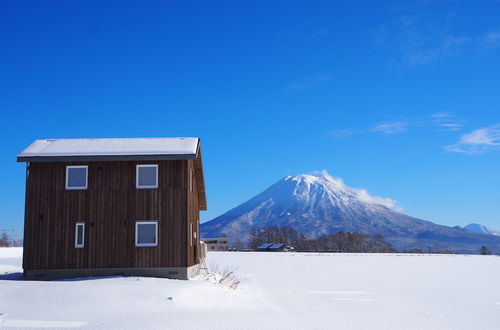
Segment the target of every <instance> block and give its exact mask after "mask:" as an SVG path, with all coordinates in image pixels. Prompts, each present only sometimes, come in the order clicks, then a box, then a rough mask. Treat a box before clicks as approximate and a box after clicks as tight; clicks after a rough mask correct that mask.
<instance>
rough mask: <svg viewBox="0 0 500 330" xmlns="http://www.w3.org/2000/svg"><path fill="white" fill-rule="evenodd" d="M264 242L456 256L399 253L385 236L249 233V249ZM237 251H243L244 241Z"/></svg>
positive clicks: (279, 230) (275, 230) (283, 230)
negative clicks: (309, 236)
mask: <svg viewBox="0 0 500 330" xmlns="http://www.w3.org/2000/svg"><path fill="white" fill-rule="evenodd" d="M265 243H284V244H287V245H289V246H292V247H294V249H295V251H298V252H350V253H360V252H361V253H394V252H406V253H437V254H453V252H451V251H449V250H442V249H429V250H427V251H424V250H422V249H418V248H413V249H410V250H406V251H396V249H394V247H393V246H392V245H391V243H389V242H387V241H386V240H385V238H384V236H383V235H380V234H377V235H372V236H370V235H366V234H361V233H351V232H336V233H332V234H328V235H324V236H320V237H317V238H311V239H308V238H307V237H306V236H305V235H304V233H302V232H299V231H297V230H295V229H293V228H291V227H289V226H284V227H277V226H269V227H265V228H256V227H253V228H252V229H251V230H250V237H249V248H250V249H251V250H256V249H257V248H258V247H259V246H260V245H262V244H265ZM236 249H242V244H241V242H239V243H238V246H237V247H236ZM478 252H479V254H482V255H489V254H492V252H491V250H490V249H488V248H487V247H486V246H482V247H481V248H480V249H479V251H478Z"/></svg>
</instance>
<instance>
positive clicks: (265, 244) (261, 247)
mask: <svg viewBox="0 0 500 330" xmlns="http://www.w3.org/2000/svg"><path fill="white" fill-rule="evenodd" d="M271 245H273V244H270V243H264V244H262V245H261V246H259V247H258V248H257V249H267V248H268V247H270V246H271Z"/></svg>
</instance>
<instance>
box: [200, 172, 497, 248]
mask: <svg viewBox="0 0 500 330" xmlns="http://www.w3.org/2000/svg"><path fill="white" fill-rule="evenodd" d="M398 210H399V208H398V207H397V206H396V203H395V201H394V200H392V199H390V198H384V197H377V196H372V195H371V194H369V193H368V192H367V191H366V190H364V189H356V188H351V187H348V186H347V185H346V184H344V182H343V181H342V180H341V179H337V178H334V177H332V176H331V175H329V174H328V173H327V172H326V171H322V172H315V173H313V174H299V175H295V176H287V177H285V178H283V179H282V180H280V181H278V182H277V183H275V184H274V185H272V186H271V187H269V188H268V189H266V190H265V191H263V192H262V193H260V194H258V195H257V196H255V197H253V198H252V199H250V200H248V201H247V202H245V203H243V204H241V205H239V206H237V207H235V208H233V209H231V210H229V211H228V212H226V213H224V214H222V215H220V216H219V217H217V218H215V219H213V220H211V221H208V222H205V223H203V224H202V225H201V231H202V236H203V237H229V238H230V239H231V241H232V242H233V243H234V242H243V243H245V242H246V241H247V239H248V236H249V232H250V230H251V228H252V227H256V228H262V227H267V226H279V227H281V226H290V227H292V228H294V229H296V230H298V231H300V232H303V233H304V234H306V236H308V237H311V238H312V237H318V236H322V235H327V234H330V233H333V232H339V231H344V232H359V233H364V234H370V235H374V234H382V235H384V236H385V237H386V238H387V239H388V240H389V241H390V242H391V243H392V244H393V245H394V246H395V247H396V248H399V249H410V248H425V249H431V250H445V249H447V250H451V251H456V252H477V251H478V250H479V248H480V246H481V244H483V245H484V244H488V245H489V246H490V248H491V249H493V250H500V239H497V237H493V236H486V235H479V234H477V233H471V232H469V231H467V230H465V229H463V228H456V227H455V228H452V227H448V226H442V225H437V224H434V223H432V222H429V221H425V220H421V219H417V218H413V217H410V216H407V215H405V214H402V213H400V212H398Z"/></svg>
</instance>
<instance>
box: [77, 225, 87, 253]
mask: <svg viewBox="0 0 500 330" xmlns="http://www.w3.org/2000/svg"><path fill="white" fill-rule="evenodd" d="M84 244H85V223H84V222H77V223H76V226H75V247H76V248H83V246H84Z"/></svg>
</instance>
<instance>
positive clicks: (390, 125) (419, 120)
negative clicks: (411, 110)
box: [331, 112, 463, 138]
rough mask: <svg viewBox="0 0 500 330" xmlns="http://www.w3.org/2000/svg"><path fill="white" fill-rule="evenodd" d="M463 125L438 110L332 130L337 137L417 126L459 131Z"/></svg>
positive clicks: (439, 130)
mask: <svg viewBox="0 0 500 330" xmlns="http://www.w3.org/2000/svg"><path fill="white" fill-rule="evenodd" d="M462 127H463V121H462V120H459V119H457V118H456V117H455V116H453V115H452V114H450V113H448V112H436V113H433V114H431V115H428V116H422V117H410V118H402V119H397V120H391V121H384V122H380V123H377V124H375V125H373V126H371V127H365V128H356V129H339V130H336V131H333V132H331V133H332V135H333V137H335V138H345V137H348V136H352V135H356V134H360V133H370V132H372V133H379V134H384V135H396V134H401V133H404V132H407V131H409V130H410V129H415V128H431V129H434V130H436V131H438V132H448V131H458V130H461V129H462Z"/></svg>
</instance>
